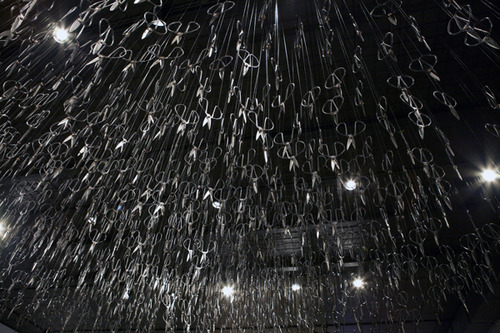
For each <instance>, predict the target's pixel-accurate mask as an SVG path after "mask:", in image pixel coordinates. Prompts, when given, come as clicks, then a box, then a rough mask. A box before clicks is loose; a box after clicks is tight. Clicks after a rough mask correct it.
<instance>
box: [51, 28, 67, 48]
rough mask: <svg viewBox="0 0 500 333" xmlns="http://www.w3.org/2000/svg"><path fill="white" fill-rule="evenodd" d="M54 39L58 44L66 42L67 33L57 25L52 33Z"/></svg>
mask: <svg viewBox="0 0 500 333" xmlns="http://www.w3.org/2000/svg"><path fill="white" fill-rule="evenodd" d="M53 36H54V39H55V41H56V42H58V43H59V44H62V43H64V42H66V41H67V40H68V39H69V33H68V31H66V30H65V29H63V28H60V27H57V28H55V29H54V33H53Z"/></svg>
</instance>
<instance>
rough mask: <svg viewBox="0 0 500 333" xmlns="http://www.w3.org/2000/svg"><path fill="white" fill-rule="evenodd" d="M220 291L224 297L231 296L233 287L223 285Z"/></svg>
mask: <svg viewBox="0 0 500 333" xmlns="http://www.w3.org/2000/svg"><path fill="white" fill-rule="evenodd" d="M222 293H223V294H224V296H226V297H232V296H233V294H234V287H233V286H225V287H224V288H222Z"/></svg>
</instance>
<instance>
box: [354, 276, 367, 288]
mask: <svg viewBox="0 0 500 333" xmlns="http://www.w3.org/2000/svg"><path fill="white" fill-rule="evenodd" d="M352 285H353V286H354V288H356V289H360V288H363V286H364V285H365V283H364V282H363V280H361V279H360V278H359V277H358V278H355V279H354V280H353V281H352Z"/></svg>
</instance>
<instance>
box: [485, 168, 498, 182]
mask: <svg viewBox="0 0 500 333" xmlns="http://www.w3.org/2000/svg"><path fill="white" fill-rule="evenodd" d="M482 176H483V179H484V180H485V181H487V182H492V181H495V180H496V179H497V177H498V174H497V173H496V171H495V170H492V169H486V170H484V171H483V175H482Z"/></svg>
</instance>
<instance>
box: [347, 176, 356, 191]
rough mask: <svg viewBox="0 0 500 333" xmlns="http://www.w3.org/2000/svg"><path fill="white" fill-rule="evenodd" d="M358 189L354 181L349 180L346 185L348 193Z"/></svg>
mask: <svg viewBox="0 0 500 333" xmlns="http://www.w3.org/2000/svg"><path fill="white" fill-rule="evenodd" d="M355 188H356V182H355V181H354V180H352V179H349V180H348V181H347V182H346V183H345V189H346V190H348V191H353V190H354V189H355Z"/></svg>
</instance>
